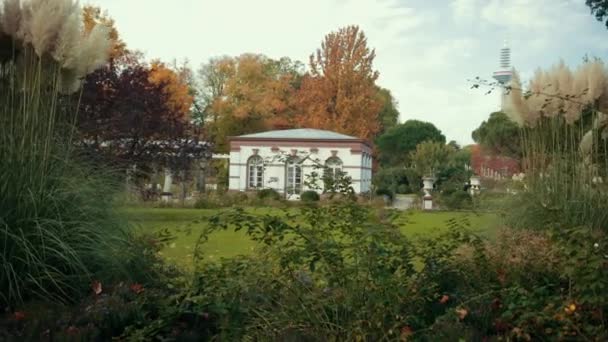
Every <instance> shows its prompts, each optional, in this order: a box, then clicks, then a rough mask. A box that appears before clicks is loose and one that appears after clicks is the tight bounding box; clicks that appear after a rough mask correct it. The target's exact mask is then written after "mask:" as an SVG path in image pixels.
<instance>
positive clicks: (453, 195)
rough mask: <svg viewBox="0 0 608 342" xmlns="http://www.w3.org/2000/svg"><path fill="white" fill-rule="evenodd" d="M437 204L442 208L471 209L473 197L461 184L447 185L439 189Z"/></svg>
mask: <svg viewBox="0 0 608 342" xmlns="http://www.w3.org/2000/svg"><path fill="white" fill-rule="evenodd" d="M439 204H440V205H441V207H442V209H443V208H444V209H448V210H462V209H472V208H473V199H472V197H471V195H470V194H469V193H468V192H467V191H465V190H464V189H463V188H462V186H461V187H460V188H454V187H448V188H444V189H442V190H441V193H440V195H439Z"/></svg>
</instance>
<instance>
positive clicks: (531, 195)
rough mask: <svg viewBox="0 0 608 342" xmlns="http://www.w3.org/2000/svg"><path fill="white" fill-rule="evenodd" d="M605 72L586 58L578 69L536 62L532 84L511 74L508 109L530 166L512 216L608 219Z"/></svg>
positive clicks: (536, 221)
mask: <svg viewBox="0 0 608 342" xmlns="http://www.w3.org/2000/svg"><path fill="white" fill-rule="evenodd" d="M558 79H561V80H562V82H560V83H559V84H556V83H554V81H556V80H558ZM607 79H608V72H606V69H605V67H604V65H603V63H602V62H601V61H587V62H585V63H583V64H582V65H581V66H580V67H579V68H578V69H577V70H576V71H575V72H571V71H570V69H569V68H567V67H566V66H565V65H564V64H563V63H560V64H558V65H557V66H555V67H553V68H551V69H550V70H548V71H542V70H539V71H538V72H537V73H536V75H535V77H534V78H533V80H532V81H531V83H530V89H529V91H524V90H523V89H521V88H520V85H519V81H518V78H517V77H515V78H514V84H513V91H512V92H511V94H510V99H511V100H510V101H511V102H512V103H513V104H514V105H513V107H512V109H511V112H510V115H511V116H512V117H513V118H514V119H515V120H516V121H517V122H518V123H520V125H521V126H522V128H521V129H522V151H523V161H524V172H525V174H526V178H525V185H526V191H525V192H523V193H521V194H520V196H522V200H520V201H516V202H515V204H514V207H513V210H512V211H511V212H513V213H518V214H519V215H520V217H518V218H517V219H516V220H514V221H519V224H522V223H523V222H526V223H527V224H529V225H530V226H529V227H538V228H541V229H545V228H547V227H548V226H551V225H552V224H553V223H559V224H564V225H566V226H567V227H578V226H587V227H589V228H592V229H604V227H606V224H607V223H608V216H607V215H606V210H605V207H604V205H603V204H602V203H605V201H606V200H607V199H608V198H607V197H608V191H606V187H605V185H604V184H603V183H602V181H601V180H603V179H606V177H607V175H608V149H607V148H606V146H607V145H606V142H607V141H608V119H607V116H606V115H605V114H604V113H603V112H602V110H605V109H607V108H608V107H607V105H608V103H607V102H606V101H605V96H604V95H605V94H606V92H607V90H608V88H607V87H606V84H607V83H606V80H607ZM543 89H548V90H547V91H550V93H546V92H545V91H544V90H543Z"/></svg>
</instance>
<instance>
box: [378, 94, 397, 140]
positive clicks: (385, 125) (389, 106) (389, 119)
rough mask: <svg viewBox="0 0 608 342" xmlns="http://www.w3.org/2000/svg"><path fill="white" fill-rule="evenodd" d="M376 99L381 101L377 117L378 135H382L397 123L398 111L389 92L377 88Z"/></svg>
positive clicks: (395, 102)
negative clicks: (378, 121)
mask: <svg viewBox="0 0 608 342" xmlns="http://www.w3.org/2000/svg"><path fill="white" fill-rule="evenodd" d="M378 97H380V99H382V104H383V105H382V109H381V110H380V115H379V119H380V134H382V133H384V132H386V131H387V130H389V129H390V128H392V127H395V126H396V125H397V124H398V123H399V110H398V109H397V106H398V103H397V100H395V98H394V97H393V94H391V91H390V90H388V89H386V88H382V87H378Z"/></svg>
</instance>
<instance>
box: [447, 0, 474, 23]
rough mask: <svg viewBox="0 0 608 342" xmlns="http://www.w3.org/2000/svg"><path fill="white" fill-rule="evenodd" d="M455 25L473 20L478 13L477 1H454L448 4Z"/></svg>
mask: <svg viewBox="0 0 608 342" xmlns="http://www.w3.org/2000/svg"><path fill="white" fill-rule="evenodd" d="M450 8H451V9H452V14H453V17H454V21H455V22H456V23H463V22H470V21H472V20H475V19H476V18H477V16H478V12H479V0H454V1H452V3H451V4H450Z"/></svg>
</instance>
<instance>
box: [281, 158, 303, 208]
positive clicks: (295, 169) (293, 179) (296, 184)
mask: <svg viewBox="0 0 608 342" xmlns="http://www.w3.org/2000/svg"><path fill="white" fill-rule="evenodd" d="M301 192H302V165H300V163H299V160H298V159H295V158H293V159H290V160H289V161H288V162H287V175H286V179H285V193H286V194H287V199H298V198H300V193H301Z"/></svg>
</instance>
